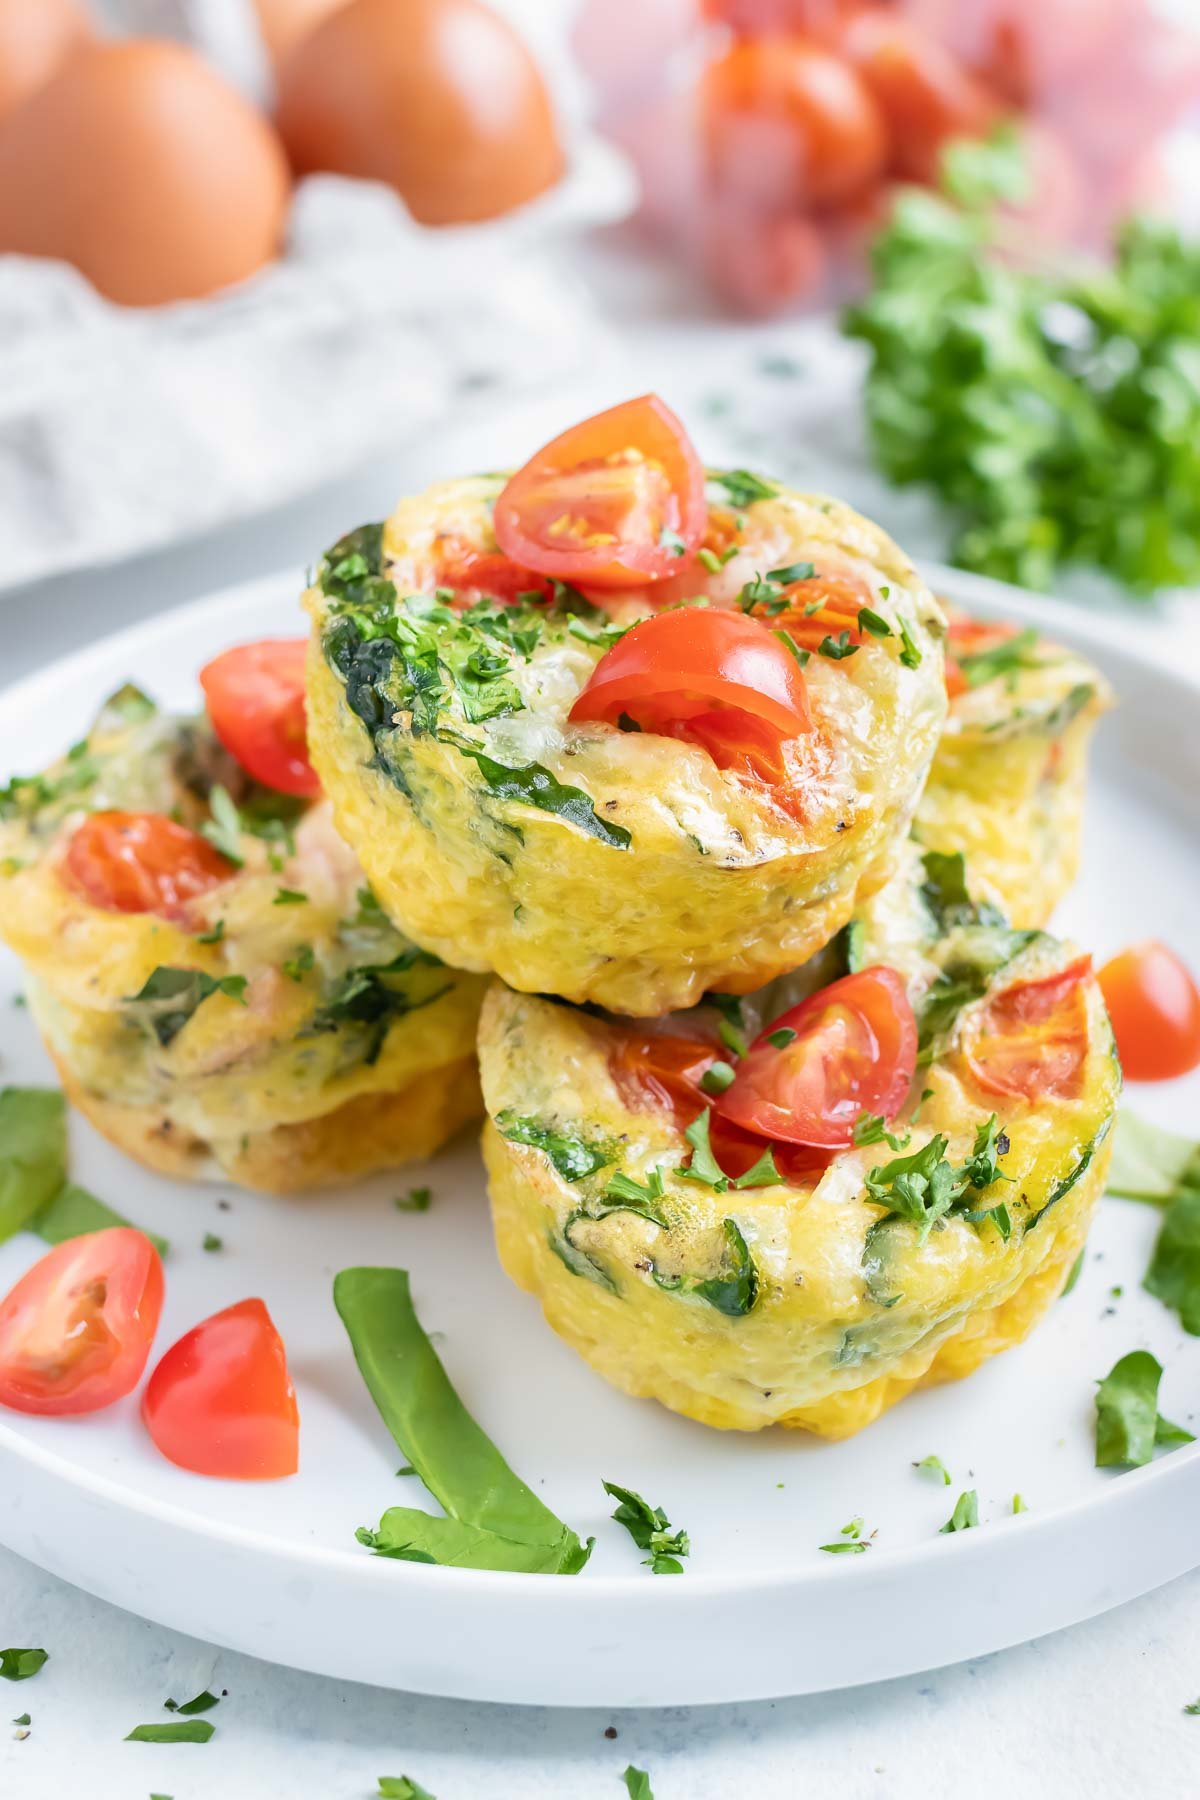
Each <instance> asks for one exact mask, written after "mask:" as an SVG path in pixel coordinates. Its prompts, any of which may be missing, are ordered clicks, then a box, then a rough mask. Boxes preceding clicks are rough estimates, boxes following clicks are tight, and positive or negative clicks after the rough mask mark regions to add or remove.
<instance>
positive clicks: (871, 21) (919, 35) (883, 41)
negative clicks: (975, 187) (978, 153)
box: [837, 6, 1000, 181]
mask: <svg viewBox="0 0 1200 1800" xmlns="http://www.w3.org/2000/svg"><path fill="white" fill-rule="evenodd" d="M837 44H838V49H839V50H840V52H841V54H842V55H843V56H845V57H846V58H847V60H848V61H849V62H850V63H851V64H852V66H853V67H854V68H855V69H857V71H858V73H859V75H860V76H861V77H862V81H863V85H864V86H865V87H866V88H867V90H868V92H869V93H870V94H871V96H872V98H873V99H874V101H875V103H876V105H877V106H878V107H879V110H880V112H881V113H882V114H883V117H884V118H885V120H886V121H887V125H888V131H889V134H890V137H891V142H892V154H891V166H892V168H893V169H894V170H895V172H896V174H898V175H902V176H904V177H906V178H908V179H910V180H914V181H932V180H934V178H935V177H936V175H937V172H938V161H939V158H940V155H941V151H942V148H943V146H944V145H945V144H946V143H947V142H948V141H949V140H950V139H951V138H953V137H983V136H984V135H985V134H986V133H987V132H988V131H989V130H990V129H991V127H992V125H993V124H994V123H995V121H996V119H997V118H998V116H999V113H1000V107H999V105H998V103H997V101H996V100H995V98H994V97H993V96H992V95H991V94H990V93H989V92H988V90H987V89H986V88H985V87H984V86H983V84H982V83H981V82H979V81H977V80H976V79H975V77H974V76H973V75H972V74H970V73H969V71H968V70H967V69H966V68H965V66H964V65H963V64H962V63H961V62H959V60H958V58H957V57H956V56H954V55H953V54H952V53H951V52H950V51H949V50H947V49H945V48H944V46H943V45H942V44H940V43H939V42H938V41H937V39H936V38H934V37H931V36H930V35H929V34H928V33H927V32H924V31H922V30H921V28H920V27H919V26H917V25H913V24H912V23H911V21H909V20H907V19H905V18H903V17H901V16H899V15H898V14H896V13H895V12H892V11H891V10H889V9H888V8H886V7H874V6H871V7H866V8H864V10H863V11H862V12H859V13H857V14H852V15H851V17H850V18H849V19H848V21H847V23H846V26H845V28H844V30H843V31H842V32H841V33H840V35H839V37H838V40H837Z"/></svg>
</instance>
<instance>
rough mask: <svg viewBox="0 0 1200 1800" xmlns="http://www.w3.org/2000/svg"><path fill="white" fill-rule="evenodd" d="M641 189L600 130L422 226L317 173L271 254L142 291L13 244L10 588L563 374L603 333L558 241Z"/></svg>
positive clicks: (376, 450) (1, 386)
mask: <svg viewBox="0 0 1200 1800" xmlns="http://www.w3.org/2000/svg"><path fill="white" fill-rule="evenodd" d="M635 197H636V189H635V183H634V180H633V177H632V174H631V173H630V170H629V167H628V165H627V164H626V163H625V161H624V160H623V159H622V157H621V156H620V155H619V153H617V152H615V151H613V150H611V149H609V148H608V147H607V146H606V145H604V144H602V143H601V142H600V141H599V140H596V139H590V138H583V139H581V140H580V141H579V142H578V144H576V145H573V146H572V147H571V150H570V153H569V159H568V166H567V170H566V173H565V174H564V176H563V179H562V180H561V181H560V182H559V183H558V184H557V185H556V186H555V187H554V188H553V189H551V190H550V191H549V192H548V193H546V194H544V195H542V196H540V197H539V198H538V199H536V200H534V201H532V202H530V203H529V204H528V205H527V206H524V207H522V208H520V209H519V210H518V211H516V212H514V213H510V214H508V215H507V216H506V217H504V218H502V219H498V220H492V221H489V222H487V223H485V224H479V225H469V226H455V227H449V228H441V229H431V228H429V227H425V226H421V225H418V224H417V223H416V222H415V221H414V220H413V219H412V217H411V216H410V215H409V213H408V212H407V210H406V209H405V207H404V206H403V204H402V202H401V201H400V200H399V199H398V198H397V196H396V195H395V194H394V193H393V192H392V191H391V190H390V189H388V188H385V187H383V186H381V185H379V184H377V183H374V182H364V181H354V180H347V179H344V178H342V177H340V176H330V175H320V176H312V177H309V178H308V179H307V180H305V181H303V182H301V183H300V185H299V186H298V188H297V190H296V194H295V198H294V201H293V205H292V211H291V216H290V220H289V228H288V241H287V246H286V249H285V252H284V254H283V255H282V257H281V258H280V260H279V261H278V262H276V263H274V264H272V265H271V266H270V267H268V268H266V269H264V270H263V271H262V272H261V273H260V274H259V275H257V276H255V277H254V278H253V279H251V280H250V281H247V282H244V283H242V284H240V285H239V286H237V287H236V288H230V289H227V290H225V291H224V292H222V293H220V294H217V295H214V296H213V297H211V298H209V299H205V300H202V301H188V302H182V303H178V304H175V305H171V306H162V307H154V308H144V309H134V308H128V307H121V306H115V305H113V304H111V303H110V302H109V301H107V300H105V299H104V298H103V297H102V296H101V295H100V294H98V293H97V292H96V290H95V289H94V288H93V287H92V286H91V285H90V283H89V282H88V281H86V280H85V278H84V277H83V276H82V275H80V274H79V273H78V271H77V270H75V269H73V268H71V267H69V266H68V265H66V264H64V263H58V262H52V261H47V260H42V259H37V258H32V257H17V256H10V257H0V539H2V541H3V544H4V554H3V557H2V558H0V590H2V589H3V588H5V587H11V586H14V585H16V584H18V583H22V582H28V581H31V580H34V579H36V578H38V577H41V576H45V575H48V574H51V573H57V572H61V571H63V570H66V569H71V568H78V567H80V566H82V565H86V564H98V563H104V562H112V561H115V560H117V559H119V558H121V557H125V556H129V555H132V554H133V553H135V552H137V551H142V550H146V549H149V548H151V547H155V546H162V545H164V544H167V543H170V542H172V541H174V540H176V539H178V538H181V537H184V536H191V535H194V534H196V533H198V532H200V531H203V530H207V529H211V528H213V527H215V526H219V525H221V524H224V523H227V522H229V521H232V520H235V519H239V518H245V517H247V516H248V515H251V514H253V513H256V512H260V511H263V510H265V509H266V508H268V507H271V506H275V505H278V504H280V503H282V502H284V501H286V500H288V499H292V498H295V497H296V496H298V495H300V494H302V493H304V492H306V491H311V490H312V489H314V488H315V487H317V486H318V485H320V484H321V483H323V482H326V481H329V480H331V479H333V478H335V477H337V476H339V475H344V474H345V473H347V472H349V471H351V470H353V469H354V468H356V467H361V466H363V465H364V464H366V463H367V462H369V461H370V460H371V458H372V457H373V456H376V455H378V454H380V453H381V452H386V451H388V450H395V449H396V448H397V447H398V446H399V445H401V444H403V443H404V442H405V441H406V440H408V439H411V438H413V437H415V436H417V435H418V434H419V433H421V432H422V431H425V430H428V429H430V428H431V427H432V426H434V425H435V424H438V423H442V422H444V421H445V420H446V419H447V418H449V417H453V418H454V419H455V420H456V422H461V421H462V420H463V419H464V418H469V417H470V414H471V411H472V410H473V409H476V408H482V407H484V406H485V405H486V406H487V407H489V408H490V407H492V406H494V405H495V404H497V403H498V402H500V403H502V402H504V401H506V400H507V399H508V398H509V397H510V396H516V395H519V394H526V393H528V392H529V391H530V390H532V389H534V388H537V387H541V386H548V385H551V384H553V383H554V382H556V381H559V380H561V379H562V378H563V377H564V376H566V375H568V374H569V373H570V372H572V371H573V370H575V369H577V368H578V367H579V366H580V364H581V363H582V362H583V360H584V358H585V356H586V357H587V358H589V359H590V358H591V357H593V356H594V354H595V351H596V346H597V342H598V340H600V339H601V338H602V337H603V327H602V325H601V323H600V321H599V320H598V318H597V316H596V314H595V312H594V310H593V308H592V306H591V304H590V302H589V301H588V299H587V297H586V294H585V293H584V291H583V290H582V288H581V287H580V286H579V285H578V284H577V283H576V281H575V280H574V279H573V278H572V276H571V274H570V272H569V270H568V268H567V267H566V262H567V258H566V257H565V255H564V254H563V251H564V248H565V246H566V244H567V241H568V240H569V239H570V238H571V237H572V236H573V235H575V234H578V233H579V232H580V231H582V230H584V229H585V228H587V227H589V226H594V225H599V224H604V223H610V222H613V221H615V220H616V219H619V218H621V217H623V216H625V215H626V214H627V213H628V212H629V211H630V209H631V208H632V206H633V204H634V201H635Z"/></svg>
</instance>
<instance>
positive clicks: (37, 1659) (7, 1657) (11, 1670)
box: [0, 1649, 50, 1681]
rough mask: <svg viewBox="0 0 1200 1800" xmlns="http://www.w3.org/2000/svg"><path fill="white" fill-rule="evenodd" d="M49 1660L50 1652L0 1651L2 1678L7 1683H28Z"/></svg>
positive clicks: (0, 1673) (0, 1672)
mask: <svg viewBox="0 0 1200 1800" xmlns="http://www.w3.org/2000/svg"><path fill="white" fill-rule="evenodd" d="M49 1660H50V1652H49V1651H48V1650H15V1649H8V1650H0V1676H3V1678H4V1680H5V1681H28V1680H29V1679H30V1677H31V1676H33V1675H36V1674H37V1672H38V1670H39V1669H42V1668H44V1667H45V1665H46V1664H47V1663H48V1662H49Z"/></svg>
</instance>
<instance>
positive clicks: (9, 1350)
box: [0, 1225, 163, 1414]
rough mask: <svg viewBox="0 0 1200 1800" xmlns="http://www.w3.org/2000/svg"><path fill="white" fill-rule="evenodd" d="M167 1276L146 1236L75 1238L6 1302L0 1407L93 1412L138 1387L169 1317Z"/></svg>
mask: <svg viewBox="0 0 1200 1800" xmlns="http://www.w3.org/2000/svg"><path fill="white" fill-rule="evenodd" d="M162 1298H163V1272H162V1263H161V1262H160V1261H159V1257H158V1251H157V1250H156V1249H155V1248H154V1245H153V1244H152V1243H151V1242H150V1239H149V1238H148V1237H147V1236H146V1235H145V1233H144V1232H141V1231H134V1230H133V1228H132V1226H128V1225H115V1226H113V1227H112V1228H111V1229H109V1230H107V1231H93V1232H91V1233H89V1234H88V1235H87V1236H86V1237H75V1238H68V1239H67V1240H66V1241H65V1243H62V1244H57V1245H56V1246H55V1247H54V1249H53V1250H51V1251H49V1252H48V1254H47V1255H45V1256H43V1257H42V1258H41V1260H40V1261H39V1262H36V1263H34V1265H33V1267H32V1268H31V1269H27V1270H26V1272H25V1274H24V1275H22V1277H21V1279H20V1280H19V1281H18V1282H17V1284H16V1286H15V1287H14V1288H12V1289H11V1291H10V1292H9V1294H8V1295H7V1296H6V1298H5V1299H4V1301H3V1302H0V1405H3V1406H9V1407H12V1408H13V1410H14V1411H16V1412H25V1413H60V1414H61V1413H90V1412H98V1411H99V1410H100V1408H101V1407H104V1406H111V1405H112V1403H113V1401H114V1400H120V1399H121V1398H122V1396H123V1395H125V1394H127V1393H129V1391H130V1389H131V1388H134V1387H136V1386H137V1384H138V1381H139V1380H140V1379H141V1374H142V1370H143V1369H144V1368H145V1366H146V1358H147V1357H148V1356H149V1354H150V1346H151V1344H152V1343H153V1341H154V1333H155V1332H156V1331H157V1329H158V1315H159V1313H160V1312H161V1311H162Z"/></svg>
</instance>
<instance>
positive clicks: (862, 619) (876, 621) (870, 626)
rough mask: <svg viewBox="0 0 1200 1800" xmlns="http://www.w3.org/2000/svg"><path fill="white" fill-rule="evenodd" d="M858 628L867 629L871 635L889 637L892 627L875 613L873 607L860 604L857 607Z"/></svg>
mask: <svg viewBox="0 0 1200 1800" xmlns="http://www.w3.org/2000/svg"><path fill="white" fill-rule="evenodd" d="M858 629H859V630H860V631H869V632H870V633H871V636H872V637H880V638H885V637H891V635H892V628H891V626H890V625H889V624H888V622H887V620H886V619H885V618H883V617H882V615H881V614H880V613H877V612H876V611H875V609H874V607H871V606H860V607H859V609H858Z"/></svg>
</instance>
